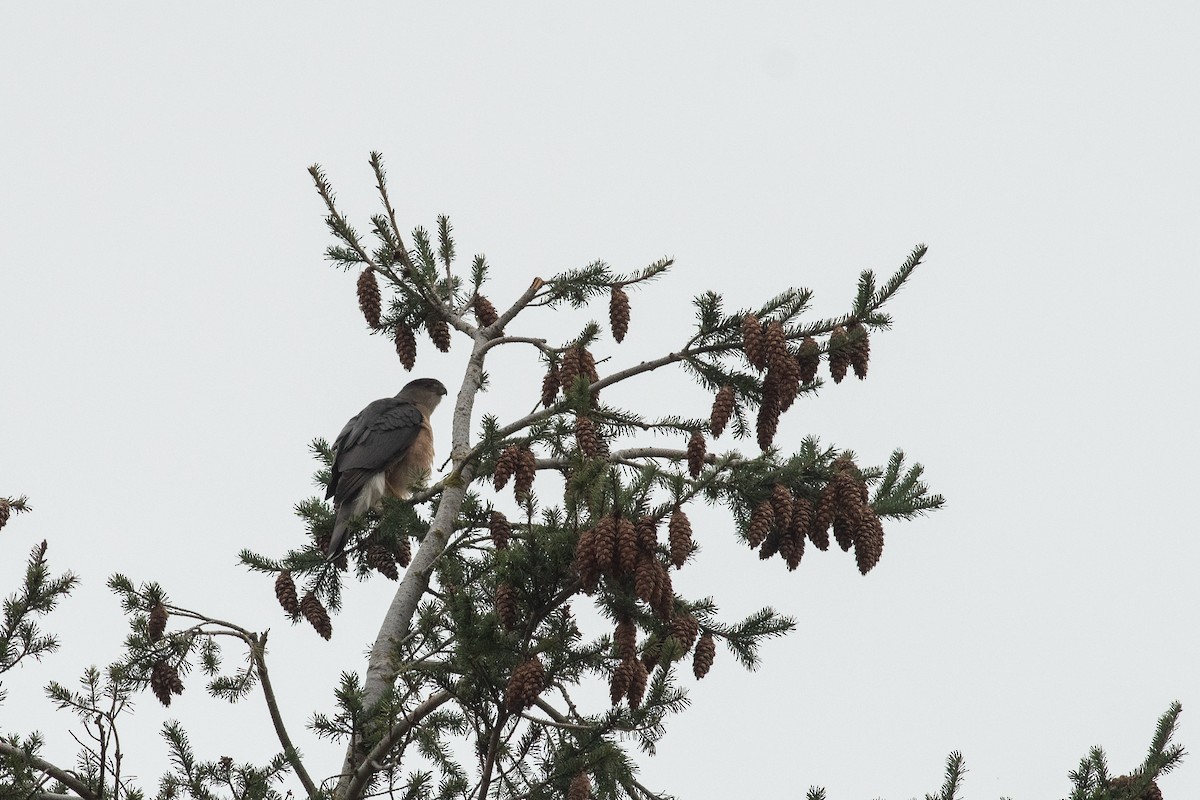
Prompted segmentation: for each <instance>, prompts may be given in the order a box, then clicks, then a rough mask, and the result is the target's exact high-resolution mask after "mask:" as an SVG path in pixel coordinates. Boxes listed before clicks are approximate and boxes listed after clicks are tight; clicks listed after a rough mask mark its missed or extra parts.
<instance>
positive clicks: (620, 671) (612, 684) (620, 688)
mask: <svg viewBox="0 0 1200 800" xmlns="http://www.w3.org/2000/svg"><path fill="white" fill-rule="evenodd" d="M635 663H637V662H636V660H634V659H631V658H624V659H621V663H620V664H617V666H616V668H615V669H613V671H612V675H610V676H609V678H608V697H609V699H610V700H612V704H613V705H614V706H615V705H616V704H617V703H619V702H621V698H622V697H624V696H625V693H626V692H628V691H629V685H630V684H631V683H633V672H634V666H633V665H634V664H635Z"/></svg>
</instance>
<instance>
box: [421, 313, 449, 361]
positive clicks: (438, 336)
mask: <svg viewBox="0 0 1200 800" xmlns="http://www.w3.org/2000/svg"><path fill="white" fill-rule="evenodd" d="M425 329H426V330H427V331H429V338H430V339H432V340H433V344H434V346H435V347H437V349H438V350H441V351H442V352H443V353H448V352H450V325H449V323H447V322H446V320H444V319H442V318H441V317H432V316H431V317H430V318H429V319H427V320H426V321H425Z"/></svg>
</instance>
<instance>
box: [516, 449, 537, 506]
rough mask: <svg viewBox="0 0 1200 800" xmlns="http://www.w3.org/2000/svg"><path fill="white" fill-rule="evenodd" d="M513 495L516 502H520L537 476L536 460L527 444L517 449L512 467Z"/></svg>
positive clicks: (531, 487)
mask: <svg viewBox="0 0 1200 800" xmlns="http://www.w3.org/2000/svg"><path fill="white" fill-rule="evenodd" d="M513 474H514V476H515V479H514V480H513V496H514V497H515V498H516V499H517V502H518V503H520V502H522V501H523V500H524V499H525V498H526V497H528V496H529V492H530V491H531V490H532V489H533V479H534V478H536V477H537V460H536V459H535V458H534V455H533V451H532V450H530V449H529V447H528V445H526V446H525V447H522V448H520V449H518V450H517V463H516V464H515V465H514V467H513Z"/></svg>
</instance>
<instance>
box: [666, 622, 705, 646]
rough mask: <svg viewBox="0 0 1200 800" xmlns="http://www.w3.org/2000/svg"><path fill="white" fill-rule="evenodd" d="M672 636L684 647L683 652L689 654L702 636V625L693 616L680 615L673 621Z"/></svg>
mask: <svg viewBox="0 0 1200 800" xmlns="http://www.w3.org/2000/svg"><path fill="white" fill-rule="evenodd" d="M670 635H671V636H674V637H675V639H676V641H678V642H679V643H680V644H681V645H683V652H684V653H687V651H689V650H691V649H692V645H693V644H695V643H696V637H697V636H699V635H700V623H699V622H697V621H696V618H695V617H693V616H692V615H691V614H678V615H676V617H675V619H673V620H671V633H670Z"/></svg>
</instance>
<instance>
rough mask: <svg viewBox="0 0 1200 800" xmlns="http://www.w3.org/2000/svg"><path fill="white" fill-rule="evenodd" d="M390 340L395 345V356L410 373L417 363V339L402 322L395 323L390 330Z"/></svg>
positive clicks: (410, 329)
mask: <svg viewBox="0 0 1200 800" xmlns="http://www.w3.org/2000/svg"><path fill="white" fill-rule="evenodd" d="M392 340H393V341H394V342H395V344H396V355H397V356H399V357H400V364H401V365H402V366H403V367H404V369H406V370H408V371H409V372H411V371H412V368H413V366H414V365H415V364H416V363H417V337H415V336H414V335H413V332H412V328H410V327H408V326H407V325H405V324H404V323H403V322H397V323H396V327H395V328H394V329H393V330H392Z"/></svg>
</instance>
